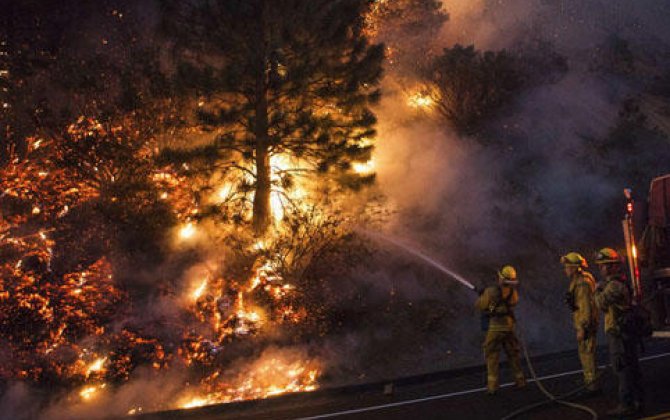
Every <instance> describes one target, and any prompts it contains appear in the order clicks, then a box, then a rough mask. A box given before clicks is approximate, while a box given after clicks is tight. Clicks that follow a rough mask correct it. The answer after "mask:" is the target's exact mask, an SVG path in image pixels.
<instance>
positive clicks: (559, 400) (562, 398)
mask: <svg viewBox="0 0 670 420" xmlns="http://www.w3.org/2000/svg"><path fill="white" fill-rule="evenodd" d="M517 336H518V338H519V343H520V344H521V349H522V351H523V356H524V359H526V364H527V365H528V370H529V371H530V375H531V377H532V378H533V380H534V381H535V384H536V385H537V387H538V389H539V390H540V391H541V392H542V394H544V395H545V396H546V397H547V400H545V401H540V402H537V403H534V404H529V405H526V406H523V407H521V408H519V409H518V410H516V411H514V412H512V413H510V414H508V415H507V416H505V417H503V418H502V420H510V419H513V418H515V417H518V416H520V415H521V414H524V413H527V412H529V411H532V410H535V409H537V408H539V407H542V406H545V405H548V404H552V403H556V404H560V405H564V406H566V407H569V408H573V409H575V410H580V411H584V412H586V413H588V414H589V415H591V418H592V419H593V420H597V419H598V413H596V412H595V411H594V410H593V409H592V408H590V407H587V406H586V405H582V404H577V403H572V402H569V401H566V399H567V398H569V397H572V396H574V395H576V394H577V393H579V392H581V391H582V390H583V389H584V388H585V385H582V386H580V387H579V388H576V389H574V390H572V391H570V392H568V393H567V394H564V395H559V396H556V395H554V394H552V393H551V392H549V391H548V390H547V388H546V387H545V386H544V384H543V383H542V381H540V379H539V377H538V376H537V373H536V372H535V367H534V366H533V363H532V362H531V360H530V355H529V354H528V348H527V347H526V343H525V341H524V340H523V336H522V335H521V332H520V331H519V328H518V326H517ZM601 376H602V373H600V374H598V375H597V376H596V379H595V380H596V381H598V380H600V377H601Z"/></svg>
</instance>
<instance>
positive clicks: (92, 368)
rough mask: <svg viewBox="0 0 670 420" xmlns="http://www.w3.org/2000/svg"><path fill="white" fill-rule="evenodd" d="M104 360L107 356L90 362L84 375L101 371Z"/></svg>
mask: <svg viewBox="0 0 670 420" xmlns="http://www.w3.org/2000/svg"><path fill="white" fill-rule="evenodd" d="M106 361H107V358H106V357H103V358H100V359H98V360H96V361H95V362H93V363H91V364H90V365H89V366H88V368H87V369H86V376H87V377H88V376H90V375H91V373H93V372H102V371H103V369H104V365H105V362H106Z"/></svg>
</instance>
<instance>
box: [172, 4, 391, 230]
mask: <svg viewBox="0 0 670 420" xmlns="http://www.w3.org/2000/svg"><path fill="white" fill-rule="evenodd" d="M163 4H164V6H165V9H164V12H165V16H166V33H169V34H170V36H171V38H172V39H173V40H174V42H175V46H176V51H178V55H177V56H176V57H177V59H178V60H179V65H178V69H179V71H178V81H179V84H180V85H181V86H188V87H190V88H193V89H195V92H197V94H198V95H199V98H200V99H199V100H200V101H201V102H200V104H199V105H200V108H199V112H198V116H199V119H198V123H199V124H200V126H201V127H203V128H207V129H210V130H213V131H215V132H216V133H217V135H216V139H215V144H214V145H211V146H210V147H209V148H207V149H206V150H209V151H210V152H211V151H212V150H215V151H216V153H218V154H220V156H230V154H233V155H235V156H236V159H240V161H241V162H242V163H243V165H239V163H236V164H235V166H236V167H244V169H243V170H245V171H246V172H250V173H251V175H252V176H253V178H254V181H253V186H252V191H253V203H252V204H253V227H254V230H255V232H256V233H257V234H263V233H264V232H265V231H266V230H267V228H268V227H269V225H270V221H271V216H272V215H271V213H272V210H271V206H270V196H271V193H272V188H273V185H272V176H271V167H270V158H271V157H272V156H273V155H277V154H282V155H287V156H291V157H294V158H297V159H300V160H301V161H305V162H309V164H310V168H311V169H313V170H314V172H315V173H318V174H321V175H326V176H329V177H331V178H333V179H339V180H346V182H348V183H353V184H359V183H360V181H365V180H368V181H369V180H371V179H372V177H370V176H368V177H367V178H364V179H363V176H358V175H357V174H356V173H355V172H354V171H353V170H352V163H353V162H365V161H367V160H368V159H369V157H370V153H371V148H372V146H371V145H370V144H369V141H368V139H370V138H372V137H373V136H374V135H375V130H374V125H375V123H376V119H375V116H374V114H373V113H372V111H371V110H370V106H371V105H372V104H374V103H375V102H376V101H377V100H378V98H379V90H378V87H377V86H378V83H379V80H380V77H381V73H382V60H383V48H382V46H381V45H370V44H369V42H368V40H367V39H366V37H365V36H364V35H363V33H362V31H363V26H364V22H363V15H364V12H365V10H366V8H367V6H368V2H367V0H338V1H332V0H311V1H304V0H198V1H195V2H181V1H175V0H165V1H164V3H163Z"/></svg>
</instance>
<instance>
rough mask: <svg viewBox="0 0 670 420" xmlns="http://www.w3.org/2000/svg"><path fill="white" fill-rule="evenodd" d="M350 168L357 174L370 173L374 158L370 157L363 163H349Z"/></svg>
mask: <svg viewBox="0 0 670 420" xmlns="http://www.w3.org/2000/svg"><path fill="white" fill-rule="evenodd" d="M351 168H352V169H353V170H354V172H356V173H357V174H361V175H364V174H371V173H373V172H374V171H375V161H374V159H370V160H369V161H367V162H365V163H360V162H354V163H353V164H352V165H351Z"/></svg>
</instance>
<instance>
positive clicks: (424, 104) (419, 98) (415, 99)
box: [407, 92, 435, 109]
mask: <svg viewBox="0 0 670 420" xmlns="http://www.w3.org/2000/svg"><path fill="white" fill-rule="evenodd" d="M407 104H408V105H409V106H411V107H412V108H418V109H427V108H431V107H432V106H433V105H434V104H435V101H434V100H433V98H432V97H431V96H430V95H429V94H427V93H425V92H416V93H414V94H412V95H410V97H409V98H408V100H407Z"/></svg>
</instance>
